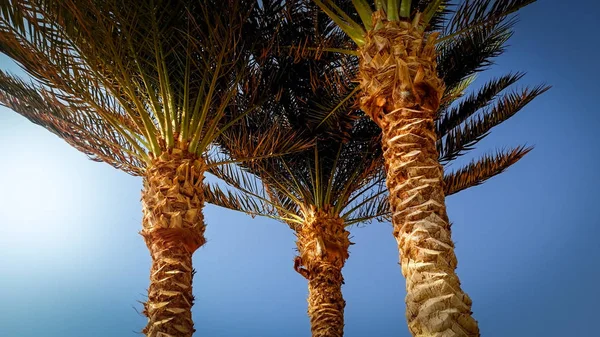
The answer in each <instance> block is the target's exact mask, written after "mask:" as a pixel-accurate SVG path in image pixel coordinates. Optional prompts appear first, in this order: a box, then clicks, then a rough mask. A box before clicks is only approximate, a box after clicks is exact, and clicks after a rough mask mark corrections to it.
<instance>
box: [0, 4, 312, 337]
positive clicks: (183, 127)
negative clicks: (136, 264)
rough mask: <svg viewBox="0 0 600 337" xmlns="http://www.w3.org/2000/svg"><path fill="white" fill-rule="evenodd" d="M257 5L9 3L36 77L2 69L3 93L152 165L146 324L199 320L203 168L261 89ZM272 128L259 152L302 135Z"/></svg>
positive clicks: (7, 44)
mask: <svg viewBox="0 0 600 337" xmlns="http://www.w3.org/2000/svg"><path fill="white" fill-rule="evenodd" d="M251 5H252V1H233V0H232V1H225V2H223V1H205V2H197V3H192V2H189V3H188V2H186V1H162V0H150V1H133V2H127V4H125V3H124V2H122V1H117V0H106V1H105V0H103V1H94V0H62V1H51V0H48V1H42V0H31V1H29V0H9V1H4V2H1V3H0V51H1V52H3V53H5V54H6V55H8V56H9V57H11V58H12V59H13V60H15V61H16V62H17V63H18V64H19V65H20V66H21V67H22V68H23V69H24V70H26V71H27V73H28V74H29V75H31V77H32V78H33V81H31V82H26V81H24V80H22V79H19V78H17V77H15V76H12V75H10V74H7V73H5V72H2V71H0V103H1V104H2V105H4V106H7V107H8V108H11V109H13V110H14V111H16V112H17V113H19V114H21V115H23V116H25V117H26V118H28V119H30V120H31V121H32V122H34V123H36V124H39V125H41V126H43V127H44V128H46V129H48V130H49V131H51V132H53V133H55V134H56V135H58V136H59V137H61V138H63V139H64V140H65V141H67V142H68V143H69V144H70V145H72V146H73V147H75V148H76V149H78V150H79V151H81V152H84V153H85V154H87V155H88V156H89V157H90V158H91V159H92V160H96V161H102V162H106V163H108V164H110V165H112V166H114V167H115V168H117V169H120V170H123V171H125V172H127V173H129V174H132V175H136V176H142V177H143V190H142V211H143V219H142V231H141V234H142V236H143V237H144V240H145V242H146V244H147V246H148V249H149V250H150V254H151V256H152V268H151V271H150V287H149V290H148V300H147V302H146V303H145V304H144V314H145V315H146V316H147V317H148V324H147V326H146V328H145V329H144V333H145V334H146V335H148V336H153V337H158V336H192V334H193V332H194V328H193V322H192V316H191V307H192V304H193V300H194V298H193V295H192V275H193V269H192V254H193V253H194V251H195V250H196V249H198V248H199V247H201V246H202V245H203V244H204V243H205V241H206V240H205V237H204V231H205V224H204V220H203V211H202V210H203V206H204V199H205V198H204V194H205V192H204V182H203V180H204V173H205V171H206V170H209V169H211V168H213V167H215V166H218V165H219V164H220V163H219V162H218V160H215V158H218V157H219V156H218V153H219V151H220V150H219V148H218V147H217V146H216V144H215V142H214V141H215V139H216V138H217V137H219V135H220V134H221V133H222V132H224V131H225V130H227V128H228V127H230V126H232V125H235V123H237V122H238V121H239V120H240V119H241V118H242V117H243V116H244V115H245V114H247V113H249V112H251V110H252V104H253V103H252V102H253V100H254V99H258V95H255V93H256V92H251V91H246V92H245V94H246V97H244V100H239V99H238V98H239V84H240V83H241V80H242V79H243V78H244V76H245V69H246V68H247V66H248V62H249V61H248V60H247V55H246V54H244V53H243V48H242V47H244V46H243V45H242V44H239V43H238V41H239V36H240V31H241V29H242V26H243V24H244V23H245V22H246V21H247V20H246V19H247V18H246V15H247V14H248V11H249V9H250V7H251ZM234 102H237V103H236V104H234ZM230 106H235V107H236V109H230V108H227V107H230ZM263 136H265V138H264V139H262V140H260V143H261V145H260V146H258V147H256V148H255V153H254V155H255V156H258V157H260V156H261V155H265V156H268V155H271V154H276V153H278V151H281V152H286V151H288V150H289V151H294V150H295V149H302V148H303V146H304V145H302V144H303V143H302V142H294V141H293V137H291V138H290V137H288V136H289V135H284V134H281V133H280V132H279V130H274V131H273V132H270V133H269V132H266V133H264V134H263ZM238 140H239V139H238ZM239 141H240V142H242V143H243V142H244V140H239ZM230 146H233V147H235V146H244V145H243V144H237V145H236V144H230ZM237 159H239V160H241V158H237Z"/></svg>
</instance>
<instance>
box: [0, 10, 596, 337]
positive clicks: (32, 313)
mask: <svg viewBox="0 0 600 337" xmlns="http://www.w3.org/2000/svg"><path fill="white" fill-rule="evenodd" d="M578 4H579V5H578V6H572V5H570V4H568V2H567V1H551V0H548V1H540V2H538V3H537V4H534V5H532V6H531V7H530V8H527V9H526V10H524V11H523V12H522V16H521V22H520V23H519V24H518V26H517V33H516V35H515V36H514V37H513V38H512V40H511V41H510V45H511V47H510V48H509V51H508V53H506V54H505V55H504V56H502V57H501V58H500V59H498V62H497V63H498V65H497V66H496V67H494V68H493V70H491V71H488V72H487V73H485V74H484V75H483V76H482V77H481V79H484V78H486V77H488V76H492V75H500V74H503V73H506V72H508V71H518V70H524V71H527V72H528V75H527V76H526V77H525V78H524V79H523V80H522V83H523V84H534V85H535V84H538V83H540V82H546V83H549V84H551V85H553V89H552V90H551V91H550V92H548V93H546V94H544V95H543V96H542V97H540V98H538V99H536V100H535V101H534V102H533V103H532V104H530V105H529V106H528V107H527V108H526V109H525V110H524V111H522V112H520V113H519V114H518V115H517V116H516V117H514V118H513V119H511V120H509V121H508V122H506V123H505V124H503V125H501V126H499V127H498V128H497V129H495V130H494V131H493V133H492V134H491V136H489V137H488V138H487V139H485V140H484V141H483V142H481V143H480V146H479V149H480V151H486V150H488V151H489V150H494V149H496V148H498V147H502V146H515V145H519V144H523V143H527V144H531V145H535V150H534V151H533V152H532V153H530V154H529V155H527V156H526V157H525V158H524V159H523V160H522V161H521V162H520V163H518V164H517V165H515V166H514V167H512V168H511V169H509V171H508V172H506V173H505V174H503V175H501V176H499V177H496V178H494V179H493V180H491V181H489V182H488V183H486V184H485V185H483V186H480V187H476V188H473V189H471V190H468V191H466V192H462V193H460V194H459V195H456V196H451V197H449V198H448V200H447V202H448V207H449V213H450V218H451V221H452V222H453V223H454V226H453V228H454V232H453V236H454V240H455V241H456V247H457V255H458V259H459V268H458V273H459V275H460V278H461V280H462V283H463V287H464V289H465V290H466V291H467V292H468V293H469V295H470V296H471V297H472V299H473V302H474V305H473V311H474V315H475V318H476V319H477V320H478V321H479V323H480V327H481V330H482V334H483V335H484V336H486V337H505V336H511V337H535V336H544V337H565V336H569V337H578V336H581V337H589V336H595V335H597V331H598V330H597V325H598V323H597V321H598V317H597V316H598V314H599V313H600V311H599V309H598V302H600V287H598V279H599V278H600V268H599V267H600V265H599V264H600V263H599V262H598V261H600V244H598V240H597V238H598V237H599V236H600V221H599V220H598V219H599V218H598V216H597V215H596V213H594V212H595V211H597V210H598V205H597V203H598V201H600V198H598V191H599V190H600V176H599V175H598V166H599V165H598V164H599V163H600V162H599V160H598V157H599V156H600V151H599V148H600V142H599V141H598V138H597V134H598V132H599V130H600V114H599V113H598V111H597V110H598V103H597V101H596V98H599V96H598V95H599V93H598V89H599V87H600V86H599V85H598V78H600V71H599V63H598V61H597V56H598V53H599V51H600V50H599V49H598V43H597V41H598V33H599V32H600V24H599V23H598V20H597V13H598V12H599V11H600V6H599V5H598V4H597V3H594V2H593V1H589V0H588V1H583V2H579V3H578ZM0 61H1V62H2V67H3V68H6V67H9V63H8V62H7V61H6V58H0ZM478 83H481V82H478ZM0 153H1V154H2V157H1V159H0V164H1V165H0V192H1V193H0V268H1V271H0V336H15V337H55V336H56V337H58V336H60V337H81V336H86V337H96V336H97V337H100V336H102V337H104V336H115V337H121V336H123V337H126V336H132V337H133V336H137V334H136V332H135V331H140V330H141V329H142V328H143V327H144V325H145V318H144V317H143V316H140V315H139V314H138V313H136V311H135V310H134V308H137V309H138V310H141V305H140V304H139V303H138V302H137V301H143V300H144V294H145V292H146V287H147V285H148V273H149V267H150V261H149V255H148V252H147V250H146V247H145V245H144V243H143V241H142V238H141V236H139V235H138V234H137V232H138V231H139V229H140V220H141V208H140V203H139V199H140V188H141V179H140V178H136V177H131V176H128V175H126V174H125V173H122V172H119V171H117V170H115V169H113V168H111V167H109V166H108V165H106V164H101V163H95V162H92V161H90V160H88V159H87V158H86V157H85V156H84V155H82V154H80V153H78V152H77V151H76V150H75V149H72V148H71V147H69V146H68V145H67V144H66V143H64V142H63V141H62V140H61V139H59V138H57V137H56V136H54V135H52V134H50V133H49V132H47V131H46V130H44V129H42V128H41V127H39V126H35V125H33V124H31V123H30V122H29V121H28V120H26V119H25V118H22V117H20V116H18V115H17V114H15V113H13V112H11V111H9V110H7V109H4V108H0ZM205 213H206V220H207V223H208V229H207V232H206V235H207V237H208V243H207V244H206V245H205V246H204V247H203V248H201V249H200V250H198V251H197V252H196V254H195V255H194V264H195V268H196V269H197V271H198V273H197V274H196V277H195V279H194V294H195V296H196V299H197V301H196V305H195V306H194V309H193V313H194V320H195V322H196V328H197V330H198V331H197V333H196V335H197V336H210V337H244V336H261V337H270V336H273V337H275V336H277V337H280V336H289V337H304V336H308V335H309V325H308V318H307V316H306V295H307V284H306V280H305V279H304V278H302V277H301V276H300V275H298V274H296V272H294V270H293V269H292V258H293V257H294V255H295V250H294V247H295V245H294V236H293V234H292V232H291V231H290V230H289V229H288V228H287V227H286V226H285V225H283V224H281V223H278V222H275V221H272V220H266V219H261V218H257V219H251V218H250V217H247V216H245V215H243V214H239V213H235V212H232V211H226V210H223V209H219V208H216V207H214V206H207V207H206V210H205ZM391 232H392V228H391V225H390V224H389V223H373V224H370V225H367V226H366V227H361V228H352V233H353V236H354V237H353V241H354V242H356V245H354V246H352V247H351V252H350V259H349V260H348V263H347V265H346V268H345V269H344V274H345V279H346V284H345V286H344V287H343V291H344V296H345V298H346V301H347V306H346V336H347V337H361V336H377V337H392V336H393V337H403V336H406V337H408V336H409V333H408V330H407V328H406V322H405V318H404V311H405V309H404V296H405V291H404V280H403V278H402V275H401V273H400V268H399V266H398V256H397V250H396V245H395V242H394V240H393V237H392V234H391Z"/></svg>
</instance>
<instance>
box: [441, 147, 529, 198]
mask: <svg viewBox="0 0 600 337" xmlns="http://www.w3.org/2000/svg"><path fill="white" fill-rule="evenodd" d="M532 149H533V148H532V147H526V146H520V147H517V148H514V149H512V150H510V151H498V152H497V153H496V154H487V155H484V156H483V157H481V158H480V159H479V160H477V161H475V160H474V161H472V162H471V163H470V164H468V165H467V166H465V167H463V168H461V169H459V170H457V171H455V172H452V173H449V174H447V175H446V176H445V177H444V193H445V194H446V196H449V195H452V194H454V193H457V192H459V191H462V190H465V189H467V188H470V187H473V186H477V185H480V184H482V183H483V182H484V181H486V180H488V179H490V178H491V177H493V176H495V175H498V174H500V173H502V172H504V170H506V169H507V168H508V167H509V166H511V165H513V164H514V163H516V162H518V161H519V160H520V159H521V158H523V157H524V156H525V155H526V154H527V153H529V152H530V151H531V150H532Z"/></svg>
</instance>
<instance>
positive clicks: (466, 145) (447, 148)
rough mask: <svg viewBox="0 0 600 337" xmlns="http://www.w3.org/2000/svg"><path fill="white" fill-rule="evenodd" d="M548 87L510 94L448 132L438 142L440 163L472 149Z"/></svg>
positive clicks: (537, 87) (541, 86) (542, 86)
mask: <svg viewBox="0 0 600 337" xmlns="http://www.w3.org/2000/svg"><path fill="white" fill-rule="evenodd" d="M548 89H550V87H549V86H545V85H539V86H536V87H533V88H531V89H529V88H526V89H523V90H521V91H520V92H512V93H509V94H506V95H504V97H502V98H500V99H499V100H498V101H497V102H496V104H495V105H494V107H492V108H491V109H484V111H483V112H482V113H481V114H479V115H477V116H475V117H473V118H471V119H470V120H467V121H466V122H465V123H463V125H462V126H459V127H456V128H454V129H452V130H451V131H449V132H448V133H447V134H446V136H445V138H444V139H440V140H438V151H439V154H440V157H439V160H440V162H442V163H444V162H448V161H450V160H453V159H455V158H457V157H458V156H460V155H461V154H463V153H464V152H465V151H468V150H470V149H472V147H473V145H475V144H476V143H477V142H479V141H480V140H481V139H483V138H484V137H485V136H487V135H488V133H489V131H490V130H491V129H492V128H493V127H495V126H497V125H498V124H500V123H502V122H504V121H505V120H507V119H509V118H510V117H512V116H514V115H515V114H516V113H517V112H519V111H520V110H521V109H522V108H523V107H524V106H525V105H527V104H528V103H530V102H531V101H532V100H533V99H534V98H536V97H537V96H539V95H541V94H543V93H544V92H546V91H547V90H548Z"/></svg>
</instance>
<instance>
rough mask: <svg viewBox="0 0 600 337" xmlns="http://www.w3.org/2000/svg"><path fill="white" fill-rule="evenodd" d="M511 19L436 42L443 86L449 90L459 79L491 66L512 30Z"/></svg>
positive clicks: (512, 22)
mask: <svg viewBox="0 0 600 337" xmlns="http://www.w3.org/2000/svg"><path fill="white" fill-rule="evenodd" d="M514 23H515V21H514V20H508V21H505V22H499V23H498V24H496V25H489V26H482V27H478V28H474V29H472V30H470V31H469V32H467V33H465V34H463V35H461V36H459V37H457V38H455V39H452V40H450V41H446V42H444V43H440V44H438V46H437V51H438V57H437V62H438V73H439V75H440V77H441V78H442V79H443V80H444V83H445V84H446V89H447V90H451V89H452V88H453V87H455V86H457V85H458V84H460V82H461V81H462V80H463V79H465V78H467V77H469V76H471V75H473V74H475V73H477V72H480V71H483V70H485V69H487V68H488V67H489V66H491V65H492V64H493V59H494V58H495V57H497V56H499V55H501V54H502V53H503V52H504V50H505V47H506V46H505V43H506V41H508V39H509V38H510V37H511V36H512V34H513V32H512V27H513V25H514Z"/></svg>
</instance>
